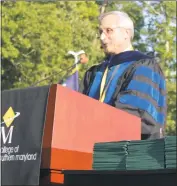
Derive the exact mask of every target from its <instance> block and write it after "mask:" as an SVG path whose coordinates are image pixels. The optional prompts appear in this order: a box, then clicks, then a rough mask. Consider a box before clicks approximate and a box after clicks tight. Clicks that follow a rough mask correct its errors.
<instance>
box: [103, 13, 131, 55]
mask: <svg viewBox="0 0 177 186" xmlns="http://www.w3.org/2000/svg"><path fill="white" fill-rule="evenodd" d="M127 37H128V35H127V32H126V29H124V28H120V27H119V22H118V20H117V17H116V16H115V15H107V16H106V17H104V18H103V19H102V20H101V23H100V39H101V44H102V47H103V49H104V51H105V53H107V54H116V53H117V51H119V49H120V48H122V46H123V45H124V44H125V41H126V39H127Z"/></svg>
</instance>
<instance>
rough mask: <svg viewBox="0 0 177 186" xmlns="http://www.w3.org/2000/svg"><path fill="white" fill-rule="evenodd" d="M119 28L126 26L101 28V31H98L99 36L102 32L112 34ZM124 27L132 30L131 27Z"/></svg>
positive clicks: (98, 36)
mask: <svg viewBox="0 0 177 186" xmlns="http://www.w3.org/2000/svg"><path fill="white" fill-rule="evenodd" d="M117 28H124V27H120V26H118V27H113V28H104V29H99V32H98V33H97V38H100V37H101V34H102V33H104V34H105V35H106V36H110V35H111V34H112V33H113V32H114V29H117ZM124 29H127V30H130V29H129V28H124Z"/></svg>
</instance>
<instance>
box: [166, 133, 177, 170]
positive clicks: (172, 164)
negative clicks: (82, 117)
mask: <svg viewBox="0 0 177 186" xmlns="http://www.w3.org/2000/svg"><path fill="white" fill-rule="evenodd" d="M165 167H166V168H176V136H167V137H165Z"/></svg>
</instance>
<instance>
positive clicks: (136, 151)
mask: <svg viewBox="0 0 177 186" xmlns="http://www.w3.org/2000/svg"><path fill="white" fill-rule="evenodd" d="M164 156H165V155H164V139H156V140H142V141H130V143H129V145H128V156H127V159H126V169H127V170H151V169H163V168H164Z"/></svg>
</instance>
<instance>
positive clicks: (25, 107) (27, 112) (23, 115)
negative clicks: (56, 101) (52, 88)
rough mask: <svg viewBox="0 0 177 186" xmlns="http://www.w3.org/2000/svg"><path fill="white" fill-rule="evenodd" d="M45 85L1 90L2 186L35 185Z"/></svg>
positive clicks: (43, 114) (45, 92)
mask: <svg viewBox="0 0 177 186" xmlns="http://www.w3.org/2000/svg"><path fill="white" fill-rule="evenodd" d="M48 92H49V86H45V87H34V88H26V89H16V90H5V91H3V92H2V107H1V116H2V118H1V176H2V177H1V178H2V181H1V183H2V185H38V184H39V175H40V164H41V150H42V137H43V129H44V121H45V113H46V104H47V100H48Z"/></svg>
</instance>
